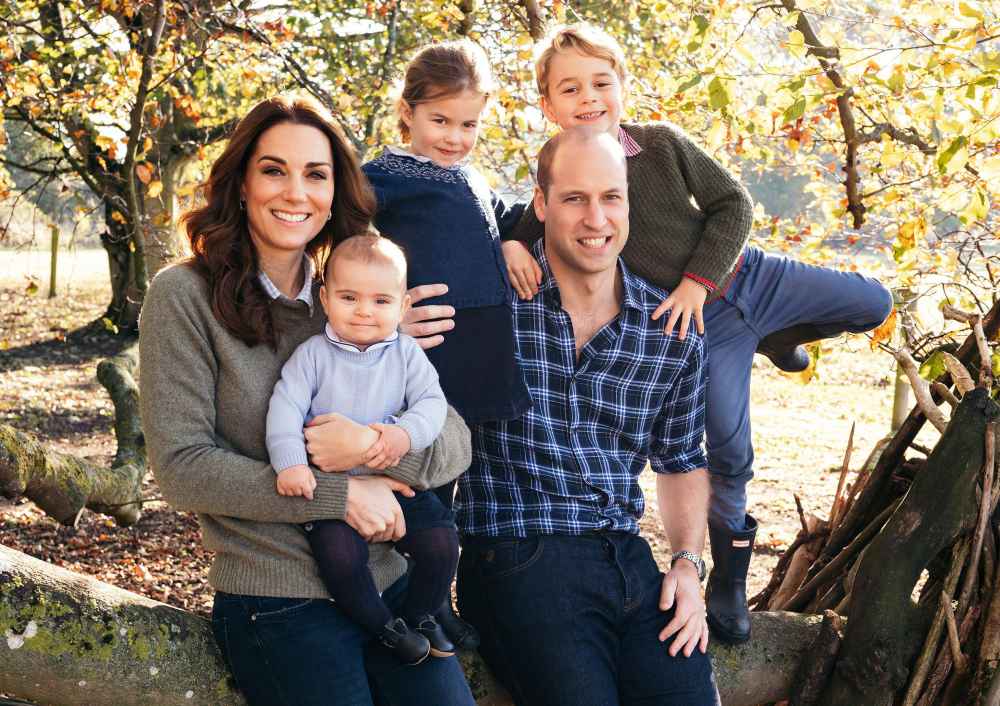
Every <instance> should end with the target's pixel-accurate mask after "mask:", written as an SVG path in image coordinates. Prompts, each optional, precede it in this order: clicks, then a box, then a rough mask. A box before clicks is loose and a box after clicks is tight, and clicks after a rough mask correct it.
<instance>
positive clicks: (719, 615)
mask: <svg viewBox="0 0 1000 706" xmlns="http://www.w3.org/2000/svg"><path fill="white" fill-rule="evenodd" d="M735 284H738V280H737V283H735ZM705 330H706V343H707V345H708V385H707V387H706V402H705V437H706V447H707V451H708V470H709V479H710V480H711V483H712V498H711V501H710V504H709V515H708V523H709V537H710V538H711V549H712V559H713V562H712V564H713V566H712V573H711V575H710V576H709V580H708V588H707V591H706V603H707V605H708V622H709V627H710V628H711V629H712V635H713V637H714V638H715V639H717V640H721V641H723V642H729V643H739V642H745V641H746V640H748V639H749V638H750V612H749V609H748V608H747V603H746V574H747V570H748V568H749V563H750V561H749V560H750V557H751V555H752V552H753V538H754V531H755V529H756V522H755V521H754V520H753V518H751V517H750V516H749V515H747V496H746V485H747V483H748V482H749V481H750V479H751V478H753V461H754V452H753V445H752V439H751V436H750V370H751V366H752V363H753V355H754V350H755V349H756V347H757V342H758V341H759V336H758V334H757V332H756V331H754V330H753V329H752V328H751V327H750V326H749V324H748V323H747V321H746V318H745V317H744V315H743V312H742V311H740V309H738V308H737V307H736V306H734V305H733V304H732V303H731V302H730V301H728V300H727V299H723V300H718V301H715V302H712V303H711V304H709V305H708V306H707V307H706V308H705Z"/></svg>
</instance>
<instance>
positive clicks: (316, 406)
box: [267, 326, 448, 474]
mask: <svg viewBox="0 0 1000 706" xmlns="http://www.w3.org/2000/svg"><path fill="white" fill-rule="evenodd" d="M447 411H448V403H447V402H446V401H445V398H444V393H443V392H442V391H441V386H440V385H439V384H438V375H437V371H435V370H434V366H433V365H431V362H430V361H429V360H428V359H427V355H426V354H425V353H424V352H423V350H421V348H420V346H418V345H417V343H416V341H414V340H413V339H412V338H411V337H409V336H406V335H404V334H397V335H396V336H394V337H393V338H391V339H388V340H386V341H382V342H380V343H376V344H374V345H372V346H369V347H368V348H367V349H366V350H364V351H361V350H358V349H356V348H355V347H353V346H351V345H350V344H346V343H343V342H340V341H339V340H337V339H336V337H335V334H333V332H332V331H331V330H330V328H329V326H327V330H326V332H325V333H322V334H319V335H316V336H312V337H311V338H308V339H306V341H305V342H304V343H302V344H301V345H300V346H299V347H298V348H296V349H295V352H294V353H292V355H291V357H290V358H289V359H288V362H286V363H285V365H284V367H283V368H282V369H281V379H280V380H279V381H278V383H277V384H276V385H275V386H274V394H273V395H271V402H270V404H269V406H268V410H267V451H268V455H269V456H270V459H271V465H272V466H273V467H274V470H275V472H276V473H277V472H279V471H282V470H284V469H286V468H289V467H291V466H296V465H300V464H302V465H305V464H308V462H309V459H308V456H307V454H306V446H305V440H304V438H303V436H302V427H303V426H304V425H305V424H306V422H308V421H309V420H311V419H312V418H313V417H316V416H319V415H321V414H329V413H331V412H337V413H339V414H342V415H344V416H345V417H348V418H349V419H351V420H353V421H355V422H357V423H359V424H372V423H375V422H383V421H385V420H386V419H387V418H390V417H394V418H395V422H396V423H397V424H399V426H400V427H402V428H403V429H405V430H406V433H407V434H409V435H410V449H411V450H412V451H419V450H421V449H425V448H427V447H428V446H430V445H431V444H432V443H433V442H434V439H436V438H437V436H438V434H440V433H441V429H442V427H443V426H444V418H445V415H446V413H447ZM351 473H352V474H360V473H370V471H368V470H367V469H364V470H363V469H354V470H352V471H351Z"/></svg>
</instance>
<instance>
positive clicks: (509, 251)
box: [500, 240, 542, 301]
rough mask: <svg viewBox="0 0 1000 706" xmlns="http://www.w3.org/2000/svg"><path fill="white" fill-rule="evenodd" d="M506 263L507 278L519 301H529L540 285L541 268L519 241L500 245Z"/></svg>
mask: <svg viewBox="0 0 1000 706" xmlns="http://www.w3.org/2000/svg"><path fill="white" fill-rule="evenodd" d="M500 248H501V250H503V259H504V260H505V261H506V262H507V276H508V277H510V283H511V285H513V287H514V291H516V292H517V296H519V297H521V299H524V300H526V301H527V300H529V299H531V298H532V297H534V296H535V295H536V294H538V287H539V285H541V283H542V268H541V266H540V265H539V264H538V261H537V260H536V259H535V258H534V257H532V256H531V251H530V250H528V248H527V246H526V245H525V244H524V243H522V242H521V241H519V240H505V241H504V242H503V243H502V244H501V245H500Z"/></svg>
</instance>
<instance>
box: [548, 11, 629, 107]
mask: <svg viewBox="0 0 1000 706" xmlns="http://www.w3.org/2000/svg"><path fill="white" fill-rule="evenodd" d="M536 51H537V54H536V56H535V83H536V84H537V85H538V94H539V95H540V96H544V97H546V98H547V97H548V95H549V86H548V83H549V64H550V63H551V62H552V57H553V56H554V55H556V54H562V53H565V52H568V51H577V52H580V53H581V54H584V55H585V56H593V57H595V58H597V59H604V60H605V61H607V62H608V63H609V64H611V68H613V69H614V70H615V73H616V74H618V78H619V80H620V81H621V82H622V85H624V84H625V80H626V78H627V77H628V71H627V69H626V68H625V52H623V51H622V48H621V45H619V44H618V41H617V40H616V39H615V38H614V37H612V36H611V35H610V34H608V33H607V32H605V31H604V30H602V29H598V28H597V27H594V26H593V25H590V24H587V23H586V22H577V23H576V24H571V25H558V26H556V27H554V28H553V29H552V31H551V32H549V34H548V35H547V36H546V37H545V39H543V40H542V41H541V43H540V44H539V45H538V48H537V50H536Z"/></svg>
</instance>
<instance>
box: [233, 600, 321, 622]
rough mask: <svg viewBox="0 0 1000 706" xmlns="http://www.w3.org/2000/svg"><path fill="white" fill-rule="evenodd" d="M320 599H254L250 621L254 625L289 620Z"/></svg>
mask: <svg viewBox="0 0 1000 706" xmlns="http://www.w3.org/2000/svg"><path fill="white" fill-rule="evenodd" d="M321 600H325V599H321V598H256V599H254V604H255V605H254V610H253V612H252V613H251V614H250V620H251V621H252V622H254V623H258V624H260V623H276V622H282V621H285V620H291V619H292V618H295V617H296V616H298V615H299V614H300V613H303V612H305V611H306V610H308V609H309V608H311V607H312V606H313V605H314V604H316V603H317V602H319V601H321Z"/></svg>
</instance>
